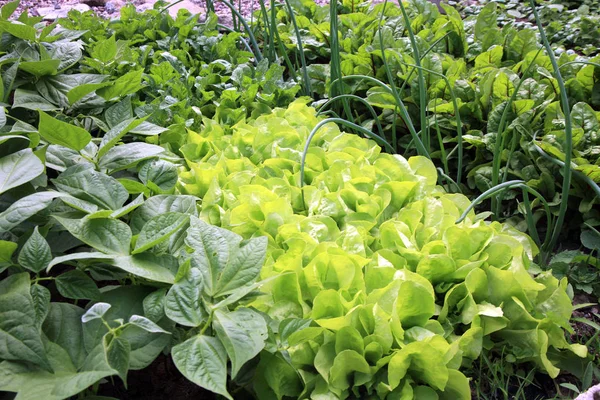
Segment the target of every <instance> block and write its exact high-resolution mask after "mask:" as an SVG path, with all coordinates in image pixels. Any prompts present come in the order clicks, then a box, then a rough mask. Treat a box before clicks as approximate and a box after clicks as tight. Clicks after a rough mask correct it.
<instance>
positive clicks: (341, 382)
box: [329, 350, 370, 390]
mask: <svg viewBox="0 0 600 400" xmlns="http://www.w3.org/2000/svg"><path fill="white" fill-rule="evenodd" d="M354 372H360V373H363V374H368V373H369V372H370V369H369V364H368V363H367V361H366V360H365V359H364V357H363V356H362V355H360V354H358V353H357V352H356V351H354V350H344V351H342V352H341V353H339V354H338V355H337V356H336V357H335V359H334V361H333V366H332V367H331V372H330V374H329V384H330V385H331V386H332V387H334V388H336V389H339V390H346V389H348V388H349V387H350V384H351V383H350V380H349V379H348V378H349V376H350V375H351V374H353V373H354Z"/></svg>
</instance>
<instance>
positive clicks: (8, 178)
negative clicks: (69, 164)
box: [0, 149, 44, 194]
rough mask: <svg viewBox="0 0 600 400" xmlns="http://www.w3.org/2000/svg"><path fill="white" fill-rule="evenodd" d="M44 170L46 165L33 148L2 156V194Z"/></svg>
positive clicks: (0, 163)
mask: <svg viewBox="0 0 600 400" xmlns="http://www.w3.org/2000/svg"><path fill="white" fill-rule="evenodd" d="M43 172H44V165H43V164H42V162H41V161H40V159H39V158H37V157H36V155H35V154H33V151H32V150H31V149H24V150H21V151H18V152H16V153H13V154H11V155H8V156H5V157H2V158H0V194H2V193H4V192H6V191H8V190H10V189H12V188H15V187H17V186H20V185H22V184H24V183H27V182H29V181H31V180H33V179H35V178H37V177H38V176H39V175H40V174H42V173H43Z"/></svg>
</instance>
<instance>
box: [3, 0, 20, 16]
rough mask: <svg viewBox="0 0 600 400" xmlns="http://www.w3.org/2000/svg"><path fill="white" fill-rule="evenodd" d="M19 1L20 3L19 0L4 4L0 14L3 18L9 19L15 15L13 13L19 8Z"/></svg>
mask: <svg viewBox="0 0 600 400" xmlns="http://www.w3.org/2000/svg"><path fill="white" fill-rule="evenodd" d="M19 3H20V1H19V0H16V1H11V2H8V3H5V4H4V5H3V6H2V10H1V11H0V15H2V19H3V20H7V19H8V18H10V16H11V15H13V13H14V12H15V11H16V10H17V7H19Z"/></svg>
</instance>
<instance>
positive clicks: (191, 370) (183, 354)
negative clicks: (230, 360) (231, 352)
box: [171, 335, 233, 400]
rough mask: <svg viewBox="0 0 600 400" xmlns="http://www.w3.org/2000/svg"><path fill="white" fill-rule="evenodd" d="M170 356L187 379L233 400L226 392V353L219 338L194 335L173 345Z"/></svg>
mask: <svg viewBox="0 0 600 400" xmlns="http://www.w3.org/2000/svg"><path fill="white" fill-rule="evenodd" d="M171 356H172V357H173V362H174V363H175V366H176V367H177V369H178V370H179V371H180V372H181V373H182V374H183V376H185V377H186V378H187V379H189V380H190V381H192V382H194V383H195V384H196V385H199V386H201V387H203V388H204V389H208V390H210V391H212V392H214V393H217V394H220V395H222V396H225V397H226V398H228V399H230V400H233V397H231V395H230V394H229V393H228V392H227V353H226V352H225V348H224V347H223V345H222V344H221V342H220V341H219V339H217V338H214V337H210V336H201V335H198V336H195V337H193V338H191V339H188V340H186V341H185V342H183V343H181V344H178V345H177V346H175V347H173V349H172V351H171Z"/></svg>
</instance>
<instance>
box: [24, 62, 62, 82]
mask: <svg viewBox="0 0 600 400" xmlns="http://www.w3.org/2000/svg"><path fill="white" fill-rule="evenodd" d="M59 65H60V60H41V61H21V62H20V63H19V69H20V70H23V71H25V72H29V73H30V74H31V75H35V77H36V78H40V77H42V76H46V75H56V74H57V73H58V67H59Z"/></svg>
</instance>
